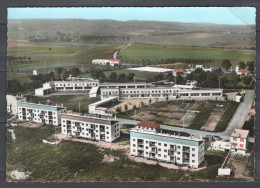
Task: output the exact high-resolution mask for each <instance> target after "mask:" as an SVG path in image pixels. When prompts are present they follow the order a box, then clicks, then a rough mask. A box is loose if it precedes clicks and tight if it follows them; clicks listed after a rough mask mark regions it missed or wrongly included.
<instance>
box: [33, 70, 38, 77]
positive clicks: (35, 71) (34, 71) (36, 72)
mask: <svg viewBox="0 0 260 188" xmlns="http://www.w3.org/2000/svg"><path fill="white" fill-rule="evenodd" d="M38 72H39V69H38V68H34V69H33V75H35V76H37V75H38Z"/></svg>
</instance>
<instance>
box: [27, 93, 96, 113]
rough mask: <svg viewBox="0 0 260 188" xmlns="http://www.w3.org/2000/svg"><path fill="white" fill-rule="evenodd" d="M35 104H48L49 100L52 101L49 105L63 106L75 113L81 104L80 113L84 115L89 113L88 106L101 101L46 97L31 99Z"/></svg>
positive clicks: (72, 97) (77, 97)
mask: <svg viewBox="0 0 260 188" xmlns="http://www.w3.org/2000/svg"><path fill="white" fill-rule="evenodd" d="M31 100H32V101H33V102H40V103H42V104H46V103H47V100H49V101H50V103H49V104H53V105H56V104H63V106H65V107H68V110H73V111H74V112H78V111H79V102H80V111H81V112H82V113H87V112H88V105H89V104H91V103H94V102H97V101H99V100H100V99H99V98H89V97H87V96H75V95H68V96H50V97H48V98H45V97H36V96H33V97H31Z"/></svg>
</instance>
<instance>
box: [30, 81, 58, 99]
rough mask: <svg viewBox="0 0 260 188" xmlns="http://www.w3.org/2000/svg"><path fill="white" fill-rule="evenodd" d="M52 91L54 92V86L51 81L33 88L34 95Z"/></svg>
mask: <svg viewBox="0 0 260 188" xmlns="http://www.w3.org/2000/svg"><path fill="white" fill-rule="evenodd" d="M54 92H55V86H54V84H53V82H46V83H44V84H42V87H41V88H37V89H35V90H34V93H35V95H36V96H44V95H49V94H51V93H54Z"/></svg>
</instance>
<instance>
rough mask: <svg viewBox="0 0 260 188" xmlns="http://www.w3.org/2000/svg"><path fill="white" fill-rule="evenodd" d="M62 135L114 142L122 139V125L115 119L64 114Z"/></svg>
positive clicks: (62, 117) (62, 116)
mask: <svg viewBox="0 0 260 188" xmlns="http://www.w3.org/2000/svg"><path fill="white" fill-rule="evenodd" d="M61 133H62V134H65V135H70V136H75V137H81V138H87V139H91V140H97V141H105V142H113V141H114V140H115V139H117V138H119V137H120V125H119V122H118V121H117V120H115V119H108V118H107V119H106V118H97V117H90V116H80V115H73V114H62V115H61Z"/></svg>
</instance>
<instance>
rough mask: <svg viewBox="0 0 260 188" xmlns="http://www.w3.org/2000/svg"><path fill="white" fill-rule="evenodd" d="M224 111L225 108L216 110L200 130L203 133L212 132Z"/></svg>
mask: <svg viewBox="0 0 260 188" xmlns="http://www.w3.org/2000/svg"><path fill="white" fill-rule="evenodd" d="M225 110H226V108H216V109H215V110H214V111H213V112H212V113H211V115H210V116H209V119H208V120H207V121H206V123H205V124H204V125H203V126H202V127H201V128H200V129H201V130H205V131H214V130H215V128H216V126H217V124H218V122H219V120H220V119H221V117H222V115H223V114H224V112H225Z"/></svg>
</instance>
